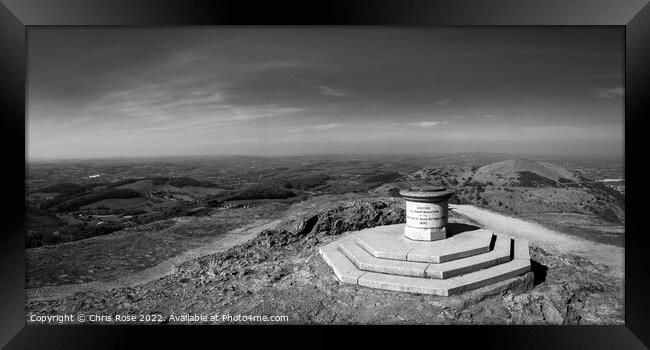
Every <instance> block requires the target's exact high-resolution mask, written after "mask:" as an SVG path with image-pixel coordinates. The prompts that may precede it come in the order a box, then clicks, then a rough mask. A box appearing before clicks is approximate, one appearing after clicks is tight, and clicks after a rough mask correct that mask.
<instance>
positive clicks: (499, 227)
mask: <svg viewBox="0 0 650 350" xmlns="http://www.w3.org/2000/svg"><path fill="white" fill-rule="evenodd" d="M450 209H451V210H453V211H455V212H456V213H458V214H461V215H464V216H467V217H468V218H470V219H472V220H474V221H476V222H477V223H479V224H480V225H481V226H483V227H485V228H487V229H490V230H493V231H495V232H501V233H504V234H507V235H510V236H512V237H517V238H523V239H526V240H528V242H529V243H530V244H532V245H534V246H537V247H540V248H542V249H544V250H546V251H548V252H551V253H562V254H572V255H577V256H580V257H583V258H586V259H589V260H590V261H591V262H593V263H595V264H603V265H605V266H607V267H608V268H609V269H610V270H611V272H612V274H613V275H614V276H615V277H617V278H620V279H623V277H624V266H625V259H624V249H623V248H621V247H616V246H613V245H608V244H603V243H597V242H592V241H588V240H585V239H582V238H579V237H574V236H570V235H567V234H564V233H561V232H558V231H554V230H549V229H547V228H545V227H543V226H541V225H539V224H537V223H533V222H529V221H525V220H522V219H518V218H513V217H510V216H507V215H503V214H500V213H496V212H493V211H490V210H487V209H483V208H478V207H476V206H473V205H465V204H451V205H450Z"/></svg>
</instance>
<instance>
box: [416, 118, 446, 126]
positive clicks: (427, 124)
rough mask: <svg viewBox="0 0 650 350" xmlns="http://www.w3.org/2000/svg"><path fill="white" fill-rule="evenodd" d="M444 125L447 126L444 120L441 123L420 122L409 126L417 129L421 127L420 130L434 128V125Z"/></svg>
mask: <svg viewBox="0 0 650 350" xmlns="http://www.w3.org/2000/svg"><path fill="white" fill-rule="evenodd" d="M444 124H447V121H446V120H443V121H435V122H432V121H421V122H419V123H411V124H410V125H415V126H418V127H421V128H430V127H432V126H436V125H444Z"/></svg>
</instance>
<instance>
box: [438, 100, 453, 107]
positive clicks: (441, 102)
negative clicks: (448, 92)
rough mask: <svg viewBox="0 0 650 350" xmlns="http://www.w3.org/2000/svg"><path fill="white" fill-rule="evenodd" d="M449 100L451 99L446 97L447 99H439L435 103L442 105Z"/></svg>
mask: <svg viewBox="0 0 650 350" xmlns="http://www.w3.org/2000/svg"><path fill="white" fill-rule="evenodd" d="M449 102H451V99H448V98H447V99H444V100H440V101H438V102H436V104H438V105H441V106H444V105H446V104H448V103H449Z"/></svg>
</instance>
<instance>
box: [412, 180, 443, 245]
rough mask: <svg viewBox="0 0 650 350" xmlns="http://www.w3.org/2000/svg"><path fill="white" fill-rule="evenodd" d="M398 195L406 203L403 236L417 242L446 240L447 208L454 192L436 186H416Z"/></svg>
mask: <svg viewBox="0 0 650 350" xmlns="http://www.w3.org/2000/svg"><path fill="white" fill-rule="evenodd" d="M399 194H400V196H402V198H404V200H405V201H406V226H404V236H406V237H407V238H410V239H413V240H417V241H435V240H439V239H444V238H447V207H448V201H449V198H450V197H451V196H452V195H453V194H454V191H452V190H448V189H446V188H444V187H438V186H416V187H411V188H409V189H408V190H401V191H400V192H399Z"/></svg>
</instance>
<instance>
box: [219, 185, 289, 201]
mask: <svg viewBox="0 0 650 350" xmlns="http://www.w3.org/2000/svg"><path fill="white" fill-rule="evenodd" d="M295 195H296V194H295V193H294V192H292V191H291V190H288V189H286V188H284V187H282V186H279V185H277V184H259V185H253V186H249V187H247V188H244V189H242V190H240V191H237V192H236V193H234V194H232V195H230V196H228V197H226V198H225V200H242V199H286V198H290V197H294V196H295Z"/></svg>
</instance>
